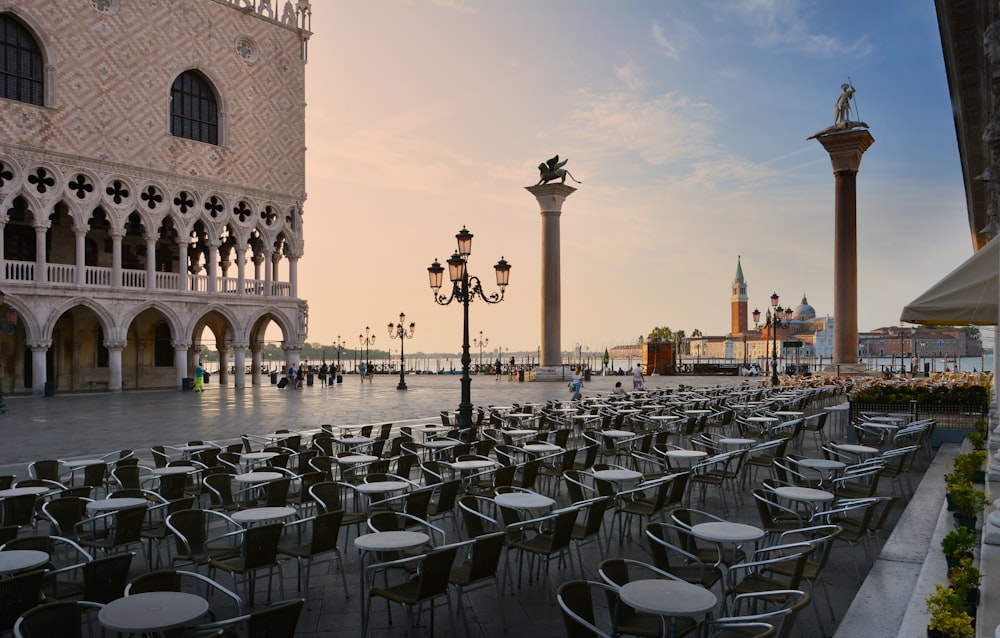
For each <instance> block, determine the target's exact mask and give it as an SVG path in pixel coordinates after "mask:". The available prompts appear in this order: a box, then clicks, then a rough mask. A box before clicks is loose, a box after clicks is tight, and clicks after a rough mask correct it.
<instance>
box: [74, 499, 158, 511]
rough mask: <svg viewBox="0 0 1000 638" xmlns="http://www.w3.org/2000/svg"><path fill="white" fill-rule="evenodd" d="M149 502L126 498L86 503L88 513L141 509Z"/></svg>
mask: <svg viewBox="0 0 1000 638" xmlns="http://www.w3.org/2000/svg"><path fill="white" fill-rule="evenodd" d="M148 504H149V501H147V500H146V499H144V498H137V497H131V496H130V497H128V498H102V499H99V500H96V501H90V502H89V503H87V511H88V512H114V511H116V510H123V509H126V508H129V507H141V506H143V505H148Z"/></svg>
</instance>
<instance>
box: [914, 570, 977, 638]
mask: <svg viewBox="0 0 1000 638" xmlns="http://www.w3.org/2000/svg"><path fill="white" fill-rule="evenodd" d="M925 600H926V602H927V611H928V612H930V615H931V621H930V624H929V625H928V626H927V636H928V638H975V635H976V630H975V628H974V627H973V619H972V616H970V615H969V614H968V612H966V611H965V603H964V602H963V601H962V598H961V596H959V595H958V592H956V591H955V590H954V589H952V588H951V587H945V586H944V585H942V584H941V583H937V584H936V585H934V593H933V594H931V595H930V596H928V597H927V598H926V599H925Z"/></svg>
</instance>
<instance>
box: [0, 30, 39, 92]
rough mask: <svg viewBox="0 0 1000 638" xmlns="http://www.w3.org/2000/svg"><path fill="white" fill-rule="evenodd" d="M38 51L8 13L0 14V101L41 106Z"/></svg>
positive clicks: (28, 33) (25, 31) (24, 31)
mask: <svg viewBox="0 0 1000 638" xmlns="http://www.w3.org/2000/svg"><path fill="white" fill-rule="evenodd" d="M44 70H45V67H44V64H43V63H42V50H41V49H40V48H39V47H38V43H37V42H36V41H35V38H34V37H33V36H32V35H31V33H30V32H28V30H27V29H25V28H24V25H22V24H21V23H20V22H19V21H18V20H17V19H16V18H14V17H13V16H11V15H10V14H9V13H0V97H5V98H7V99H9V100H17V101H18V102H27V103H28V104H36V105H38V106H42V103H43V99H44V93H43V90H42V89H43V87H44V85H43V81H42V75H43V73H44Z"/></svg>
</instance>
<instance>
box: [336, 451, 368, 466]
mask: <svg viewBox="0 0 1000 638" xmlns="http://www.w3.org/2000/svg"><path fill="white" fill-rule="evenodd" d="M333 460H334V461H335V462H337V463H339V464H340V465H357V464H359V463H371V462H372V461H377V460H378V457H377V456H372V455H371V454H352V455H350V456H338V457H335V458H334V459H333Z"/></svg>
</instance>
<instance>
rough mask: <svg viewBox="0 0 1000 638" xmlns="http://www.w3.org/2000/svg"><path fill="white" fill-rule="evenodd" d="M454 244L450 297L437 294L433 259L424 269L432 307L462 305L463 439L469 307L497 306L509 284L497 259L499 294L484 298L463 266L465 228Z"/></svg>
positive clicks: (468, 242) (467, 419)
mask: <svg viewBox="0 0 1000 638" xmlns="http://www.w3.org/2000/svg"><path fill="white" fill-rule="evenodd" d="M455 239H457V240H458V249H457V250H456V251H455V253H454V254H453V255H452V256H451V258H450V259H448V262H447V263H448V279H450V280H451V294H450V295H446V294H441V292H440V291H441V286H442V285H443V284H444V268H443V267H442V266H441V264H440V263H438V261H437V260H436V259H435V260H434V263H432V264H431V265H430V267H428V268H427V274H428V276H429V278H430V286H431V292H433V293H434V301H435V303H437V304H439V305H442V306H447V305H448V304H450V303H451V302H452V301H457V302H458V303H460V304H462V400H461V403H459V404H458V426H459V429H460V430H465V434H466V436H467V437H471V436H472V377H470V376H469V364H470V363H472V357H471V356H470V355H469V304H470V303H472V301H473V300H474V299H475V298H476V297H477V296H478V297H479V298H480V299H482V300H483V301H484V302H486V303H488V304H497V303H500V302H501V301H503V296H504V291H505V290H506V289H507V284H508V283H509V282H510V264H509V263H507V261H506V260H505V259H504V258H503V257H501V258H500V261H498V262H497V263H496V264H495V265H494V266H493V269H494V270H495V271H496V278H497V287H499V288H500V292H499V293H493V294H489V295H487V294H486V293H484V292H483V287H482V283H481V282H480V281H479V277H475V276H471V275H469V271H468V268H467V267H466V266H467V263H468V260H469V255H470V254H471V253H472V233H470V232H469V231H468V230H466V228H465V226H463V227H462V230H461V231H459V232H458V234H457V235H455Z"/></svg>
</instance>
